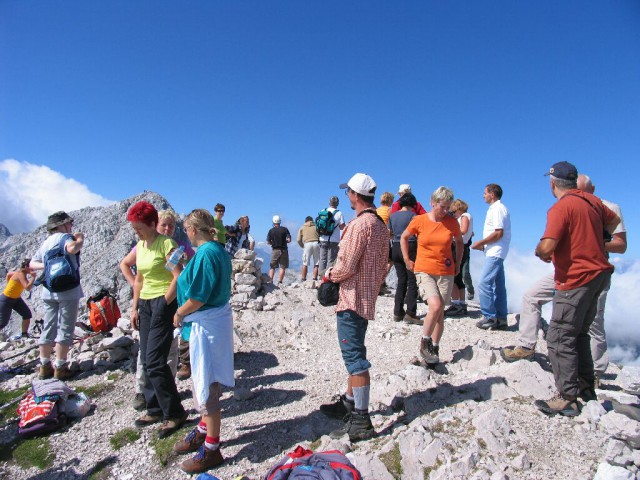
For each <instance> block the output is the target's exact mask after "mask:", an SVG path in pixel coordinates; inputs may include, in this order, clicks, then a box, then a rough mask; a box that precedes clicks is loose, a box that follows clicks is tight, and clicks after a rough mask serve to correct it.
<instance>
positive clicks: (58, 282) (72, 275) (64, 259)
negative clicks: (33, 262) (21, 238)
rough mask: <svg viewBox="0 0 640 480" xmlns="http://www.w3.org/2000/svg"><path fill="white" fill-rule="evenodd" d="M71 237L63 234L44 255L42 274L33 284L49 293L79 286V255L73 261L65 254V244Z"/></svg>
mask: <svg viewBox="0 0 640 480" xmlns="http://www.w3.org/2000/svg"><path fill="white" fill-rule="evenodd" d="M69 239H72V240H73V235H71V234H69V233H65V234H64V235H62V237H60V241H59V242H58V244H57V245H56V246H55V247H53V248H52V249H51V250H49V251H47V252H46V253H45V254H44V258H43V260H42V262H43V263H44V272H43V273H42V275H40V277H38V279H37V280H36V281H35V282H33V283H34V285H44V287H45V288H46V289H47V290H49V291H50V292H65V291H67V290H71V289H72V288H75V287H77V286H78V285H80V253H78V254H76V255H75V257H76V258H75V259H72V258H71V255H70V254H69V253H68V252H67V249H66V247H65V243H66V242H67V240H69Z"/></svg>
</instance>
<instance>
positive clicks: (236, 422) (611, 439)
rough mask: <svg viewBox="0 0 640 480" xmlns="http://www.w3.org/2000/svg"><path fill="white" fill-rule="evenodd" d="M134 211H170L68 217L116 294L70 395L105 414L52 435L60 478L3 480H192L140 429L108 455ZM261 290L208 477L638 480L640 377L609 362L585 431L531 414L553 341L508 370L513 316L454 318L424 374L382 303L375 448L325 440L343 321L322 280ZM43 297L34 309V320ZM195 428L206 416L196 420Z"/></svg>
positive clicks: (586, 414)
mask: <svg viewBox="0 0 640 480" xmlns="http://www.w3.org/2000/svg"><path fill="white" fill-rule="evenodd" d="M140 199H146V200H148V201H151V202H152V203H154V204H155V205H156V206H158V207H159V208H163V207H166V206H168V204H167V203H166V201H165V200H164V199H163V198H162V197H160V196H158V195H156V194H153V193H150V192H145V193H144V194H142V195H139V196H136V197H133V198H131V199H127V200H125V201H123V202H120V203H119V204H115V205H112V206H109V207H101V208H88V209H82V210H79V211H77V212H73V213H72V216H73V217H74V218H75V219H76V222H75V225H76V227H77V228H78V229H79V230H81V231H83V232H85V233H86V235H87V243H86V245H85V249H84V250H83V264H82V275H83V288H84V289H85V293H86V294H90V293H93V291H94V290H97V289H99V288H101V287H112V288H114V289H115V290H116V291H117V293H118V299H119V302H120V304H121V306H122V307H123V308H122V310H123V318H122V319H121V321H120V322H119V326H118V328H116V329H114V330H113V332H112V335H111V336H110V337H107V336H105V337H104V338H99V337H96V339H94V340H92V341H91V342H89V341H87V342H85V343H84V344H83V345H82V346H80V347H76V348H75V349H74V352H73V355H72V356H73V358H74V362H75V364H76V365H75V367H74V368H76V369H79V370H80V372H79V374H78V376H77V377H76V378H74V379H72V380H71V381H69V382H68V384H69V385H70V386H71V387H73V388H77V389H81V388H84V389H89V390H88V391H90V392H92V402H93V404H94V405H95V407H94V408H93V410H92V412H91V413H90V414H89V415H88V416H86V417H84V418H83V419H81V420H79V421H76V422H74V423H72V424H70V425H69V426H67V427H65V428H64V429H63V430H60V431H59V432H57V433H54V434H52V435H50V436H49V437H47V439H48V441H49V444H50V449H51V452H52V455H53V460H52V465H51V466H48V467H46V468H45V469H44V470H40V469H38V468H36V467H31V468H23V467H21V466H19V465H18V464H17V463H16V462H15V461H13V460H11V459H10V455H9V457H8V460H7V461H5V462H4V463H1V464H0V478H10V479H23V478H24V479H26V478H37V479H69V480H77V479H81V478H82V479H85V478H93V479H97V478H99V479H117V480H132V479H151V478H166V479H186V478H189V476H188V475H186V474H184V473H182V472H181V471H180V470H179V469H178V468H177V464H178V463H179V462H180V461H181V458H178V457H175V456H173V455H171V454H167V453H166V445H164V446H163V444H162V443H161V442H157V441H156V439H155V433H154V429H153V428H152V427H149V428H145V429H141V430H139V438H137V439H136V438H133V439H131V441H130V443H126V444H125V445H124V446H122V447H121V448H116V447H115V446H114V443H112V439H115V438H117V437H119V436H121V435H122V432H125V431H127V429H132V428H133V422H134V420H135V419H136V418H137V416H139V413H138V412H136V411H134V410H133V408H131V406H130V404H131V400H132V398H133V395H134V381H135V380H134V374H133V373H131V367H132V366H133V365H134V364H135V362H134V358H135V352H136V351H137V342H136V340H135V335H132V333H131V328H130V325H129V322H128V302H129V301H130V295H131V294H130V288H129V287H128V285H126V282H124V280H123V279H122V277H120V274H119V271H118V267H117V265H118V262H119V261H120V259H121V258H122V257H123V256H124V255H125V254H126V252H127V251H128V250H129V248H130V247H131V245H132V244H133V242H134V237H133V232H132V231H131V229H130V228H129V227H128V225H126V222H125V221H124V217H125V213H126V210H127V208H128V207H129V206H130V205H131V204H132V203H135V201H137V200H140ZM44 236H46V232H44V227H40V228H39V229H37V230H36V231H35V232H33V233H31V234H21V235H13V236H10V237H9V238H8V239H7V240H5V242H4V243H3V244H2V245H1V246H0V264H3V265H9V266H15V264H17V263H18V262H19V259H20V258H23V257H24V255H25V253H26V254H28V253H29V252H32V251H35V248H37V246H38V245H39V244H40V242H41V241H42V239H43V238H44ZM92 237H95V238H92ZM239 255H240V257H242V258H238V259H236V260H242V261H237V262H235V264H236V265H238V268H239V269H240V270H239V271H238V273H243V272H242V271H241V270H244V271H245V273H246V271H249V270H252V268H251V265H254V266H255V263H254V262H255V259H254V258H253V257H252V256H251V255H249V254H247V253H246V251H245V252H242V251H241V252H240V253H239ZM247 262H250V263H247ZM252 273H255V274H256V275H255V276H256V277H257V276H258V275H259V273H258V272H252ZM238 278H240V277H238ZM243 281H244V280H243ZM247 281H249V280H247ZM258 284H260V287H259V288H256V289H245V290H246V291H245V292H241V293H248V292H249V290H251V293H254V291H255V298H253V299H249V300H248V303H247V306H241V307H240V308H238V309H237V310H236V311H235V313H234V328H235V333H236V335H235V351H236V354H235V377H236V386H235V388H234V389H225V390H224V394H223V397H222V406H223V423H222V437H221V438H222V442H223V445H222V452H223V454H224V456H225V457H226V458H227V461H226V462H225V464H223V465H222V466H220V467H218V468H216V469H215V470H213V471H212V472H211V473H212V474H214V475H216V476H217V477H219V478H220V479H222V480H231V479H232V478H235V477H236V476H238V475H246V476H247V477H248V478H249V479H251V480H258V479H261V478H263V476H264V475H265V474H266V472H267V471H268V469H269V467H270V466H271V465H272V464H274V463H275V462H276V461H277V460H278V459H279V458H280V457H281V456H282V454H283V453H285V452H288V451H291V450H293V448H295V446H296V445H298V444H301V445H304V446H305V447H307V448H312V449H314V450H331V449H337V450H340V451H342V452H345V453H346V454H347V455H348V456H349V458H350V459H351V460H352V462H353V463H354V464H355V465H356V466H357V467H358V468H359V469H360V471H361V472H362V473H363V477H364V478H365V479H367V480H374V479H375V480H391V479H409V480H422V479H427V478H429V479H478V480H480V479H492V480H498V479H547V478H557V479H591V478H597V479H599V480H603V479H618V478H620V479H623V478H624V479H633V478H640V475H638V466H640V422H638V421H636V419H632V418H629V417H628V416H625V415H624V414H622V413H619V411H621V410H620V409H614V406H620V405H625V404H636V403H638V394H640V371H639V369H637V368H634V367H625V368H619V367H617V366H615V365H611V366H610V368H609V370H608V372H607V375H606V377H605V378H604V381H603V384H602V387H601V389H599V390H597V391H596V392H597V395H598V401H591V402H589V403H587V404H584V405H583V408H582V413H581V415H580V416H578V417H576V418H573V419H570V418H565V417H559V416H558V417H553V418H549V417H547V416H545V415H543V414H542V413H540V412H539V411H538V410H537V409H536V408H535V407H534V406H533V400H534V399H548V398H550V397H551V396H552V395H553V394H554V386H553V376H552V374H551V372H550V369H549V364H548V359H547V356H546V342H545V341H544V339H543V338H542V337H541V338H540V339H539V343H538V352H537V353H536V357H535V361H531V362H529V361H519V362H515V363H506V362H505V361H504V360H503V359H502V358H501V357H500V354H499V350H498V349H499V348H500V347H503V346H506V345H513V344H514V343H516V338H517V320H516V317H515V316H514V315H510V317H509V325H510V328H509V330H508V331H503V332H499V331H496V332H489V331H484V330H480V329H478V328H476V327H475V322H476V320H477V319H478V318H479V316H480V313H479V311H478V308H477V305H475V304H473V303H470V304H469V314H468V316H466V317H461V318H455V319H451V318H448V319H446V320H445V332H444V336H443V340H442V343H441V349H440V358H441V360H442V362H443V363H442V364H440V365H439V366H438V367H437V368H436V369H434V370H430V369H425V368H424V367H422V366H420V365H419V364H418V362H417V353H418V345H419V339H420V335H421V327H420V326H418V325H408V324H404V323H402V322H394V321H393V320H392V318H393V315H392V312H393V298H392V296H380V297H379V298H378V303H377V313H376V319H375V321H373V322H371V323H370V326H369V330H368V332H367V347H368V356H369V358H370V360H371V363H372V364H373V368H372V370H371V377H372V389H371V404H370V407H371V414H372V421H373V423H374V426H375V428H376V430H377V432H378V436H377V437H376V438H374V439H371V440H368V441H364V442H358V443H350V442H349V441H348V439H347V438H346V437H344V438H341V439H338V440H333V439H331V438H330V437H329V436H328V433H329V432H330V431H332V430H335V429H336V428H338V427H339V426H340V425H341V422H340V421H339V420H331V419H328V418H326V417H324V416H323V415H322V414H321V413H320V412H319V411H318V406H319V405H320V404H321V403H326V402H327V401H329V400H331V397H332V396H333V395H336V394H339V393H341V392H343V391H344V388H345V379H346V372H345V369H344V366H343V364H342V360H341V358H340V352H339V347H338V342H337V335H336V321H335V313H334V312H333V309H332V308H328V307H322V306H320V305H319V304H318V302H317V298H316V295H317V291H316V287H317V285H316V284H315V283H314V282H305V283H293V284H292V285H287V286H283V287H281V288H275V287H273V286H272V285H269V284H266V285H265V284H263V283H262V281H258V280H256V281H252V283H251V284H250V285H252V286H256V285H258ZM240 285H242V284H240ZM247 285H249V284H247ZM37 296H38V295H37V294H35V295H34V296H33V297H34V298H33V299H32V301H31V305H33V306H35V308H36V310H37V308H38V304H37V299H36V297H37ZM258 298H261V301H260V302H257V301H256V300H257V299H258ZM249 303H251V305H257V304H258V303H259V304H260V305H261V307H262V308H251V307H249ZM239 305H241V302H240V303H239ZM418 313H419V314H420V315H424V314H425V313H426V306H425V305H423V304H419V311H418ZM32 345H34V340H31V339H30V340H27V341H25V342H18V343H12V342H8V341H7V342H1V343H0V356H1V357H2V358H7V357H9V356H12V355H14V354H15V352H19V351H20V349H23V348H29V347H30V346H32ZM11 362H15V360H12V361H7V362H5V361H2V360H0V365H1V366H3V367H6V366H9V365H13V364H14V363H11ZM83 362H84V363H83ZM89 363H90V364H91V365H90V368H89V365H88V364H89ZM81 364H82V365H81ZM33 378H34V373H33V372H32V371H29V370H27V371H24V372H21V373H20V374H14V373H1V374H0V388H2V389H3V390H5V391H7V390H15V389H17V388H23V387H24V386H26V385H28V384H30V382H31V381H32V379H33ZM178 388H179V390H180V392H181V394H182V396H183V403H184V405H185V407H186V408H188V409H192V408H193V403H192V400H191V398H190V390H191V384H190V381H180V382H178ZM616 410H618V411H616ZM190 418H191V419H192V420H195V418H196V415H195V413H194V412H193V411H191V414H190ZM0 428H1V430H0V444H2V449H3V450H9V449H10V448H13V447H15V445H16V439H15V435H16V423H15V420H14V419H11V418H9V419H5V420H3V424H2V427H0ZM178 437H179V435H178V434H176V435H174V436H173V437H172V438H171V439H170V440H169V444H170V443H171V442H173V441H175V440H177V439H178ZM18 443H19V442H18ZM4 458H5V459H6V458H7V457H6V456H5V457H4Z"/></svg>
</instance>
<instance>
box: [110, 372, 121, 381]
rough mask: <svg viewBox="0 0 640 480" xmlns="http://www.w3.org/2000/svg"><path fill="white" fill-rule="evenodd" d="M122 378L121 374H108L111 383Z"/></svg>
mask: <svg viewBox="0 0 640 480" xmlns="http://www.w3.org/2000/svg"><path fill="white" fill-rule="evenodd" d="M121 378H122V374H120V373H119V372H110V373H108V374H107V380H109V381H110V382H115V381H116V380H119V379H121Z"/></svg>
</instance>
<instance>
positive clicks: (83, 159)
mask: <svg viewBox="0 0 640 480" xmlns="http://www.w3.org/2000/svg"><path fill="white" fill-rule="evenodd" d="M639 26H640V3H638V2H637V1H617V2H577V1H575V2H574V1H562V2H550V1H548V2H533V1H522V2H513V1H493V2H479V1H467V2H442V1H415V2H414V1H407V2H377V1H373V2H371V1H367V2H358V1H356V2H330V1H325V2H308V1H281V2H264V1H243V2H221V1H192V2H186V3H185V2H166V1H153V2H150V1H110V2H86V1H81V2H80V1H78V2H75V1H65V2H50V1H30V0H19V1H18V0H14V1H11V0H4V1H2V2H0V69H1V71H2V72H3V74H2V76H1V77H0V161H4V162H5V163H4V164H3V166H4V168H3V169H2V168H0V176H2V175H3V177H4V178H3V179H2V180H4V182H5V183H9V181H10V182H11V183H14V184H20V185H22V182H25V183H24V184H25V185H29V182H28V179H24V178H23V177H21V176H25V175H28V173H29V172H30V171H32V169H33V168H35V166H46V167H48V168H49V169H51V174H52V175H54V174H55V175H59V176H61V177H62V178H63V179H69V180H73V181H76V182H78V184H79V188H81V187H85V189H86V192H85V193H86V194H87V197H86V198H88V199H89V200H87V201H89V202H93V203H96V202H98V201H101V200H100V199H102V200H104V199H109V200H120V199H123V198H126V197H129V196H131V195H134V194H137V193H139V192H141V191H142V190H154V191H157V192H159V193H161V194H162V195H164V196H165V197H166V198H167V199H168V200H169V201H170V202H171V203H172V204H173V205H174V207H175V208H176V209H177V210H178V211H179V212H183V213H186V212H188V211H190V210H191V209H192V208H196V207H207V208H212V207H213V205H214V204H215V203H216V202H222V203H224V204H226V205H227V217H226V218H225V220H227V221H232V220H235V219H236V218H237V217H239V216H240V215H243V214H248V215H249V216H250V217H251V224H252V231H253V232H254V233H255V235H256V237H258V238H259V239H262V238H263V237H264V236H266V232H267V230H268V228H269V227H270V219H271V216H272V215H273V214H275V213H278V214H280V215H281V216H282V217H283V219H284V221H285V223H287V224H288V225H290V226H291V227H292V228H296V227H297V226H298V225H299V224H300V223H301V222H302V221H303V219H304V217H305V216H306V215H309V214H311V215H314V216H315V214H316V213H317V211H318V210H319V209H320V208H322V207H324V206H325V204H326V203H327V199H328V197H329V196H330V195H333V194H338V193H339V191H338V189H337V185H338V184H339V183H341V182H343V181H346V180H347V179H348V178H349V177H350V176H351V175H352V174H353V173H355V172H359V171H362V172H366V173H369V174H370V175H372V176H373V177H374V179H375V180H376V181H377V182H378V184H379V191H380V193H382V192H383V191H391V192H396V191H397V188H398V185H399V184H400V183H411V184H412V185H413V189H414V192H415V193H416V195H417V197H418V199H419V200H422V202H423V203H425V204H428V197H429V195H430V192H432V191H433V190H434V189H435V188H436V187H438V186H439V185H447V186H450V187H451V188H452V189H453V190H454V192H455V193H456V196H458V197H460V198H462V199H465V200H466V201H467V202H468V203H469V204H470V210H471V213H472V214H474V216H475V218H476V222H477V226H476V232H478V233H480V231H481V224H482V221H483V218H484V214H485V211H486V206H485V205H484V204H483V203H482V196H481V193H482V190H483V187H484V186H485V185H486V184H487V183H490V182H495V183H499V184H501V185H502V186H503V188H504V190H505V195H504V198H503V200H504V203H505V204H506V205H507V206H508V207H509V208H510V210H511V214H512V222H513V242H514V245H516V247H517V248H519V249H520V250H521V251H522V252H531V251H532V249H533V247H534V246H535V244H536V242H537V240H538V238H539V236H540V234H541V232H542V230H543V227H544V222H545V212H546V210H547V208H548V207H549V206H550V205H551V204H552V202H553V200H554V199H553V198H552V196H551V194H550V192H549V188H548V181H547V180H546V179H545V178H543V176H542V174H543V172H545V171H546V170H547V169H548V167H549V166H550V165H551V164H552V163H554V162H556V161H559V160H568V161H571V162H573V163H575V164H576V165H577V166H578V169H579V170H581V171H584V172H585V173H588V174H590V175H591V177H592V178H593V180H594V182H595V184H596V187H597V190H596V193H599V194H601V195H602V196H603V198H607V199H609V200H611V201H614V202H617V203H619V204H620V205H621V206H622V208H623V212H624V215H625V221H626V224H627V228H628V230H630V232H631V233H630V240H631V241H630V247H629V251H628V253H627V255H626V257H625V258H638V256H639V253H640V252H639V250H638V247H637V242H633V238H634V235H633V232H634V231H638V228H639V227H640V221H639V219H638V214H637V212H636V211H635V210H634V209H632V208H631V202H632V201H633V200H634V196H633V192H634V191H635V188H633V182H635V180H636V178H637V177H638V173H639V167H638V157H639V154H640V135H638V132H640V108H639V107H640V89H639V88H638V85H640V28H639ZM9 159H14V160H15V161H16V162H17V164H11V168H9V166H8V164H7V161H8V160H9ZM9 171H12V172H13V174H12V175H10V174H9ZM44 177H46V175H44V174H43V179H42V181H41V182H39V183H38V184H37V185H33V186H32V188H33V189H34V190H35V189H38V190H40V192H39V193H38V195H39V197H38V199H39V200H38V202H41V203H42V207H41V208H39V209H37V208H36V207H32V208H31V210H30V212H29V213H28V214H27V216H26V217H25V218H27V217H28V216H29V215H31V217H28V218H30V219H31V222H32V223H35V224H36V225H37V224H39V223H43V222H44V221H45V219H46V214H47V212H48V208H47V207H49V206H51V207H52V206H53V205H54V203H55V202H58V203H55V205H56V206H57V205H58V204H59V203H60V202H62V206H63V208H67V209H72V208H78V205H75V204H74V205H72V203H73V202H72V201H71V200H69V206H66V207H65V204H64V202H65V197H66V196H67V193H68V194H69V196H70V197H73V195H71V193H72V192H71V190H72V189H71V188H69V189H67V188H64V189H63V190H64V191H63V192H60V191H55V188H54V187H49V186H47V185H46V183H45V180H44ZM54 185H57V184H54ZM9 191H10V189H9V188H5V197H9V198H8V199H6V200H7V201H8V202H10V203H9V205H12V204H20V205H12V208H11V209H9V208H7V210H6V211H5V212H4V213H0V222H2V221H3V219H4V220H5V221H6V218H7V217H9V216H10V215H12V216H14V217H15V214H16V212H19V211H20V210H19V209H20V208H22V207H21V204H24V203H28V202H29V201H30V200H31V201H33V199H34V197H33V195H35V193H34V192H29V193H28V194H25V195H26V196H25V197H24V201H16V197H18V198H20V195H21V194H20V192H19V191H18V192H15V191H13V193H12V194H11V195H9V194H7V193H6V192H9ZM23 193H24V192H23ZM29 195H31V196H29ZM47 195H50V196H53V197H55V202H53V203H51V202H49V201H48V200H45V199H46V198H47ZM91 195H93V196H91ZM74 198H75V197H74ZM79 198H80V200H78V199H75V200H74V201H75V202H78V201H82V199H84V198H85V197H83V196H82V195H80V196H79ZM11 202H12V203H11ZM4 203H5V205H7V203H6V202H4ZM80 206H82V205H80ZM3 210H4V209H3ZM9 210H11V212H9ZM49 213H50V212H49ZM349 215H350V214H349V213H348V216H349ZM32 217H38V218H32ZM8 223H11V222H8ZM30 228H32V225H30ZM19 229H20V228H18V227H15V226H14V227H13V230H19Z"/></svg>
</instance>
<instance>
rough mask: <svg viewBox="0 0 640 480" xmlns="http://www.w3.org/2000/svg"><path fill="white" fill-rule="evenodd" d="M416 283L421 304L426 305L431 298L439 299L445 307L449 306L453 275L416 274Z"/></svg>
mask: <svg viewBox="0 0 640 480" xmlns="http://www.w3.org/2000/svg"><path fill="white" fill-rule="evenodd" d="M416 283H417V284H418V292H419V293H420V297H422V301H423V302H425V303H426V302H427V300H428V299H430V298H431V297H440V298H441V299H442V303H443V304H444V305H445V306H446V305H449V301H450V300H451V291H452V290H453V275H430V274H428V273H421V272H417V273H416Z"/></svg>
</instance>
